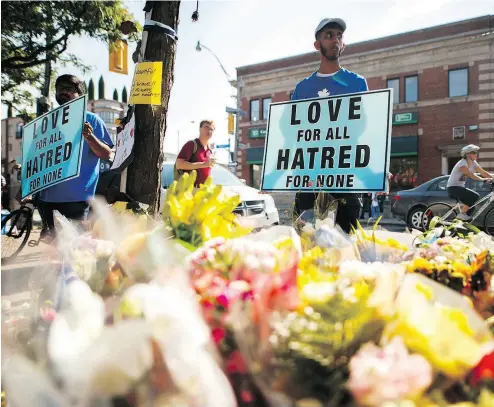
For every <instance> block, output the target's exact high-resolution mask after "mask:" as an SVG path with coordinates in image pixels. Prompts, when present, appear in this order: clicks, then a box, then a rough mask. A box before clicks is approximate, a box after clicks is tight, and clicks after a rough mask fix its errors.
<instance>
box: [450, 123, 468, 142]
mask: <svg viewBox="0 0 494 407" xmlns="http://www.w3.org/2000/svg"><path fill="white" fill-rule="evenodd" d="M465 137H466V132H465V126H457V127H453V140H465Z"/></svg>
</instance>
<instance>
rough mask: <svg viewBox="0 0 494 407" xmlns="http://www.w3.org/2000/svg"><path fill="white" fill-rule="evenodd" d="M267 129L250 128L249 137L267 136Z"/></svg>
mask: <svg viewBox="0 0 494 407" xmlns="http://www.w3.org/2000/svg"><path fill="white" fill-rule="evenodd" d="M265 137H266V129H249V138H265Z"/></svg>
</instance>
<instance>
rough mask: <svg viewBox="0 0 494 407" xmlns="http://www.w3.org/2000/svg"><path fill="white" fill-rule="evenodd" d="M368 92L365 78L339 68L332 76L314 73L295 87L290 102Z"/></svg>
mask: <svg viewBox="0 0 494 407" xmlns="http://www.w3.org/2000/svg"><path fill="white" fill-rule="evenodd" d="M367 90H369V88H368V87H367V81H366V80H365V78H364V77H363V76H361V75H359V74H357V73H355V72H351V71H347V70H346V69H345V68H341V69H340V70H339V71H337V72H335V73H332V74H322V73H319V72H314V73H313V74H312V75H311V76H309V77H307V78H305V79H303V80H302V81H300V82H299V83H298V84H297V86H296V87H295V91H294V92H293V95H292V100H301V99H313V98H322V97H328V96H333V95H344V94H348V93H356V92H365V91H367Z"/></svg>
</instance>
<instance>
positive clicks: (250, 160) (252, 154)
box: [246, 147, 264, 164]
mask: <svg viewBox="0 0 494 407" xmlns="http://www.w3.org/2000/svg"><path fill="white" fill-rule="evenodd" d="M246 161H247V164H262V162H263V161H264V147H252V148H248V149H247V155H246Z"/></svg>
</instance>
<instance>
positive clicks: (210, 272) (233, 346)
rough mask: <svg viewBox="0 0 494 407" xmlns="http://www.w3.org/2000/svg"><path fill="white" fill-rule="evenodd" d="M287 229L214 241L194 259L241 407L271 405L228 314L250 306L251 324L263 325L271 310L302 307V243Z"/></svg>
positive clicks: (195, 279)
mask: <svg viewBox="0 0 494 407" xmlns="http://www.w3.org/2000/svg"><path fill="white" fill-rule="evenodd" d="M287 231H289V228H285V227H281V226H280V227H276V228H272V229H270V230H269V231H266V232H261V233H257V234H255V235H253V236H252V238H240V239H230V240H225V239H223V238H219V239H213V240H211V241H209V242H207V243H206V244H205V245H204V246H203V247H201V248H199V249H198V250H197V251H195V252H194V253H193V254H191V256H190V257H189V260H188V264H189V274H190V276H191V280H192V286H193V287H194V289H195V291H196V293H197V294H198V296H199V303H200V304H201V307H202V311H203V315H204V318H205V320H206V321H207V323H208V325H209V327H210V329H211V334H212V338H213V340H214V342H215V343H216V345H217V347H218V350H219V352H220V354H221V356H222V358H223V361H224V362H223V365H224V369H225V371H226V373H227V375H228V377H229V379H230V381H231V383H232V385H233V388H234V390H235V393H236V396H237V403H238V405H240V406H248V405H252V406H261V405H264V403H265V401H264V398H263V396H262V394H261V393H260V392H259V390H258V389H257V387H256V386H255V384H254V383H253V380H252V378H251V376H250V374H249V372H248V369H247V367H246V363H245V361H244V359H243V356H242V354H241V353H240V352H239V349H238V346H237V343H236V340H235V339H234V335H233V332H232V330H231V327H230V322H229V321H228V316H229V315H230V312H231V310H232V309H233V308H234V307H235V306H236V304H237V303H248V304H250V306H251V311H252V312H251V314H250V315H249V320H250V321H253V323H256V324H258V323H260V322H261V321H260V320H261V318H262V315H263V314H264V313H266V312H269V310H271V309H276V308H282V309H293V308H295V307H296V306H297V305H298V297H297V292H296V273H297V266H298V260H299V250H300V247H299V246H300V243H299V242H298V240H297V237H296V235H295V234H293V233H292V234H290V233H287ZM261 329H262V328H261Z"/></svg>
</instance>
